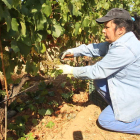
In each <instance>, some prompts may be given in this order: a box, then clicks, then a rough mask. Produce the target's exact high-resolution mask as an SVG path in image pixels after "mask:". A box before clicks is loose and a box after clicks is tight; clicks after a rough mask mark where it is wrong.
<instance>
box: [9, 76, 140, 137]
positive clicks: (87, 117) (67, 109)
mask: <svg viewBox="0 0 140 140" xmlns="http://www.w3.org/2000/svg"><path fill="white" fill-rule="evenodd" d="M64 81H66V79H65V77H63V78H62V77H59V79H56V80H55V81H53V82H54V83H53V85H54V87H53V89H50V90H54V92H55V96H54V97H51V98H53V100H56V101H57V102H59V106H58V108H57V109H56V110H55V112H54V114H53V115H52V116H43V117H40V116H39V115H38V114H34V112H31V111H30V109H28V110H25V111H23V112H20V113H18V114H17V115H16V116H15V117H13V118H12V119H10V120H9V122H8V123H10V122H12V121H14V119H15V118H16V117H17V116H20V115H29V116H30V117H29V118H28V121H27V123H26V134H28V133H33V136H34V138H35V139H36V140H140V136H139V135H130V134H122V133H117V132H111V131H107V130H104V129H102V128H100V126H99V125H98V122H97V119H98V116H99V114H100V113H101V109H100V107H99V106H96V105H94V104H93V103H92V102H91V101H89V99H88V95H87V93H86V92H80V93H79V94H75V95H74V96H73V102H71V103H67V102H65V101H64V100H62V98H61V94H62V92H64V91H65V90H66V89H63V88H60V85H61V83H63V82H64ZM65 88H68V85H66V87H65ZM34 90H35V89H34ZM51 98H50V99H49V100H51ZM42 106H43V107H45V106H46V105H45V104H44V105H42ZM33 118H36V119H37V120H38V123H37V124H36V125H33V124H32V123H31V122H32V119H33ZM50 121H52V122H54V124H55V125H54V126H53V127H52V128H47V127H46V124H47V123H48V122H50ZM11 136H12V137H13V138H14V140H17V139H18V138H17V137H16V135H15V133H14V132H10V131H9V132H8V137H11Z"/></svg>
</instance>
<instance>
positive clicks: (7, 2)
mask: <svg viewBox="0 0 140 140" xmlns="http://www.w3.org/2000/svg"><path fill="white" fill-rule="evenodd" d="M2 1H3V2H4V3H5V5H6V6H7V7H8V8H9V9H11V8H12V0H2Z"/></svg>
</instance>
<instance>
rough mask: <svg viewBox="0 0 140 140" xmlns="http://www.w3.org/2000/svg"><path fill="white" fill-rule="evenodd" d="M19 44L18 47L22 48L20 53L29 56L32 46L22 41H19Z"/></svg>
mask: <svg viewBox="0 0 140 140" xmlns="http://www.w3.org/2000/svg"><path fill="white" fill-rule="evenodd" d="M17 45H18V48H19V49H20V53H21V54H22V55H24V56H27V55H28V54H29V53H30V50H31V47H32V46H28V45H26V44H25V43H24V42H22V41H18V42H17Z"/></svg>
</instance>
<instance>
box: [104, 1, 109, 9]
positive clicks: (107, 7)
mask: <svg viewBox="0 0 140 140" xmlns="http://www.w3.org/2000/svg"><path fill="white" fill-rule="evenodd" d="M104 9H106V10H108V9H109V3H108V2H105V3H104Z"/></svg>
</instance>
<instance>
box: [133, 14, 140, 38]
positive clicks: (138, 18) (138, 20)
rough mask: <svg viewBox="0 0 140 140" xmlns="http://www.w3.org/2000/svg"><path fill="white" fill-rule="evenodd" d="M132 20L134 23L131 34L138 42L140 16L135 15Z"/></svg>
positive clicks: (139, 36)
mask: <svg viewBox="0 0 140 140" xmlns="http://www.w3.org/2000/svg"><path fill="white" fill-rule="evenodd" d="M134 19H135V21H134V29H133V32H134V34H135V35H136V37H137V38H138V40H140V16H138V15H137V14H135V15H134Z"/></svg>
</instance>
